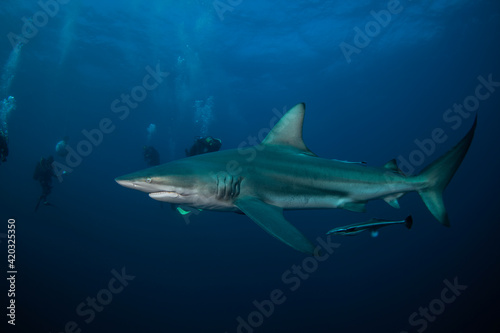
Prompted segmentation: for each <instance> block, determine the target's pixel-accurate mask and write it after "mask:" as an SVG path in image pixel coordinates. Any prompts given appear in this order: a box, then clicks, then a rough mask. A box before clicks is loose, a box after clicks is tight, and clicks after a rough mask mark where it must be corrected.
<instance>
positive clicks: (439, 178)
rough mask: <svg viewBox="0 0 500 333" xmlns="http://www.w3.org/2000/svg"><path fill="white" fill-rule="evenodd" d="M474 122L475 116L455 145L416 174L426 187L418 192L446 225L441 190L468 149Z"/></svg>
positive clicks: (475, 121)
mask: <svg viewBox="0 0 500 333" xmlns="http://www.w3.org/2000/svg"><path fill="white" fill-rule="evenodd" d="M476 124H477V116H476V119H475V120H474V124H473V125H472V128H471V129H470V130H469V132H468V133H467V134H466V135H465V136H464V138H463V139H462V140H460V142H459V143H458V144H457V145H456V146H455V147H453V148H452V149H451V150H450V151H449V152H447V153H446V154H444V155H443V156H441V157H440V158H438V159H437V160H435V161H434V162H433V163H432V164H430V165H429V166H427V167H426V168H425V169H424V170H422V172H421V173H420V174H419V175H417V176H416V177H417V178H420V181H423V182H425V183H427V187H426V188H425V189H423V190H420V191H418V194H420V196H421V197H422V200H423V201H424V203H425V205H426V206H427V208H428V209H429V211H430V212H431V213H432V215H433V216H434V217H435V218H436V219H437V220H438V221H439V222H441V224H443V225H445V226H447V227H449V226H450V220H449V218H448V214H447V213H446V208H445V207H444V202H443V191H444V189H445V188H446V185H448V183H449V182H450V180H451V178H452V177H453V175H454V174H455V172H456V171H457V169H458V167H459V166H460V163H462V161H463V159H464V157H465V154H466V153H467V150H468V149H469V146H470V144H471V142H472V138H473V137H474V131H475V129H476Z"/></svg>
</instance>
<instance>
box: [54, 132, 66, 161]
mask: <svg viewBox="0 0 500 333" xmlns="http://www.w3.org/2000/svg"><path fill="white" fill-rule="evenodd" d="M68 140H69V137H68V136H67V135H66V136H65V137H64V138H63V139H62V140H61V141H59V142H58V143H57V144H56V153H57V155H59V156H61V157H62V158H64V157H66V155H68V152H69V151H68V148H67V147H68Z"/></svg>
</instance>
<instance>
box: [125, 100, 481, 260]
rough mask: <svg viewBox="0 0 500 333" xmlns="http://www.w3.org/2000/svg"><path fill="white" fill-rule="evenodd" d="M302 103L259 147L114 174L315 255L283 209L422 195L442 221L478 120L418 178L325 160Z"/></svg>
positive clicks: (393, 167) (156, 195)
mask: <svg viewBox="0 0 500 333" xmlns="http://www.w3.org/2000/svg"><path fill="white" fill-rule="evenodd" d="M304 115H305V104H304V103H301V104H297V105H296V106H295V107H293V108H292V109H290V110H289V111H288V112H287V113H286V114H285V115H284V116H283V117H282V118H281V119H280V121H279V122H278V123H277V124H276V125H275V126H274V127H273V129H272V130H271V131H270V132H269V134H268V135H267V136H266V138H265V139H264V140H263V141H262V143H261V144H260V145H258V146H256V147H249V148H244V149H232V150H224V151H219V152H215V153H208V154H204V155H197V156H193V157H188V158H184V159H180V160H176V161H173V162H169V163H166V164H163V165H159V166H156V167H152V168H149V169H145V170H141V171H138V172H134V173H131V174H128V175H125V176H122V177H118V178H116V179H115V180H116V182H118V184H120V185H122V186H124V187H127V188H131V189H134V190H139V191H142V192H146V193H148V194H149V196H150V197H151V198H152V199H155V200H159V201H164V202H170V203H174V204H182V205H186V206H191V207H194V208H198V209H209V210H217V211H236V212H242V213H244V214H245V215H247V216H248V217H249V218H250V219H252V220H253V221H254V222H255V223H257V224H258V225H259V226H260V227H262V228H263V229H264V230H266V231H267V232H268V233H270V234H271V235H272V236H274V237H276V238H277V239H279V240H281V241H282V242H284V243H285V244H287V245H289V246H291V247H293V248H294V249H296V250H298V251H301V252H304V253H308V254H314V253H315V245H314V244H313V243H311V241H309V240H308V239H307V238H306V237H305V236H304V235H303V234H302V233H301V232H300V231H299V230H298V229H297V228H295V227H294V226H293V225H292V224H290V223H289V222H288V221H287V220H285V218H284V217H283V210H284V209H324V208H342V209H347V210H350V211H354V212H364V211H365V209H366V208H365V207H366V203H367V202H368V201H370V200H376V199H382V200H384V201H386V202H387V203H388V204H390V205H391V206H392V207H395V208H399V203H398V199H399V198H400V197H402V196H403V195H404V194H406V193H408V192H413V191H416V192H417V193H419V194H420V196H421V198H422V199H423V201H424V203H425V205H426V206H427V208H428V209H429V211H430V212H431V213H432V215H433V216H434V217H435V218H436V219H437V220H438V221H439V222H441V224H443V225H445V226H449V225H450V222H449V218H448V214H447V212H446V209H445V207H444V203H443V198H442V194H443V191H444V189H445V187H446V186H447V185H448V183H449V182H450V180H451V178H452V177H453V175H454V174H455V172H456V171H457V169H458V167H459V166H460V164H461V162H462V160H463V159H464V157H465V155H466V153H467V150H468V149H469V146H470V144H471V142H472V138H473V136H474V131H475V128H476V122H477V119H476V120H475V121H474V124H473V126H472V128H471V129H470V130H469V132H468V133H467V134H466V135H465V137H464V138H463V139H462V140H461V141H460V142H459V143H458V144H457V145H456V146H455V147H453V148H452V149H451V150H450V151H448V152H447V153H446V154H444V155H443V156H441V157H440V158H438V159H437V160H436V161H434V162H433V163H431V164H430V165H429V166H427V167H426V168H425V169H424V170H422V172H420V173H419V174H418V175H415V176H406V175H404V174H403V172H402V171H401V170H400V169H399V168H398V166H397V163H396V161H395V160H391V161H389V162H388V163H387V164H385V165H384V166H383V167H371V166H368V165H365V164H363V163H348V162H345V161H339V160H331V159H324V158H320V157H318V156H317V155H316V154H314V153H313V152H312V151H311V150H309V149H308V148H307V146H306V145H305V143H304V141H303V140H302V125H303V121H304Z"/></svg>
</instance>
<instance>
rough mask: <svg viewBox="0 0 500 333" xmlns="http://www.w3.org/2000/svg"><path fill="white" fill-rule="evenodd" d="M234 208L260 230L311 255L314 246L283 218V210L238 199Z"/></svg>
mask: <svg viewBox="0 0 500 333" xmlns="http://www.w3.org/2000/svg"><path fill="white" fill-rule="evenodd" d="M234 204H235V206H236V207H238V208H239V209H240V210H241V211H242V212H244V213H245V214H246V215H247V216H248V217H249V218H251V219H252V220H253V221H254V222H255V223H257V224H258V225H259V226H260V227H261V228H262V229H264V230H265V231H267V232H268V233H270V234H271V235H273V236H274V237H276V238H278V239H279V240H280V241H282V242H283V243H285V244H287V245H289V246H291V247H293V248H294V249H296V250H298V251H301V252H304V253H308V254H313V253H314V248H315V246H314V245H313V244H312V243H311V242H310V241H309V240H308V239H307V238H306V236H304V235H303V234H302V233H301V232H300V231H298V230H297V229H296V228H295V227H294V226H293V225H291V224H290V222H288V221H287V220H285V218H284V217H283V209H281V208H279V207H276V206H272V205H269V204H266V203H265V202H263V201H261V200H259V199H257V198H254V197H246V198H240V199H238V200H236V201H235V202H234Z"/></svg>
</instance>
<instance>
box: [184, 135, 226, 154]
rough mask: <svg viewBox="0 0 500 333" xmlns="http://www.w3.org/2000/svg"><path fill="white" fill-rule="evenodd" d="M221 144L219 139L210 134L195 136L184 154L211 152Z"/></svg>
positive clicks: (216, 149)
mask: <svg viewBox="0 0 500 333" xmlns="http://www.w3.org/2000/svg"><path fill="white" fill-rule="evenodd" d="M221 146H222V141H221V139H215V138H213V137H211V136H207V137H197V138H196V141H195V142H194V144H193V146H192V147H191V149H189V150H187V149H186V156H188V157H189V156H194V155H200V154H205V153H213V152H216V151H218V150H219V149H220V147H221Z"/></svg>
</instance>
